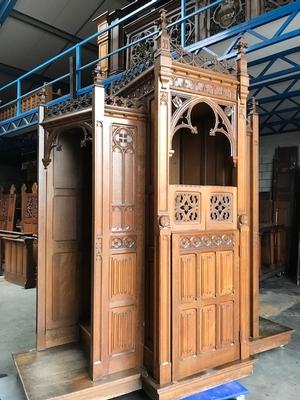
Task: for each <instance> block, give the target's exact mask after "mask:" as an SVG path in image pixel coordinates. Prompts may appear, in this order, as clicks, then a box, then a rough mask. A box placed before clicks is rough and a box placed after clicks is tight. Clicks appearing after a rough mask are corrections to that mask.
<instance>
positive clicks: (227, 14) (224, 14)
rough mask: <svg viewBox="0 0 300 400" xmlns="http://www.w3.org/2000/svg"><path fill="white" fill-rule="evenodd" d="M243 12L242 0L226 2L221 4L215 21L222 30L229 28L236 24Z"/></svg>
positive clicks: (214, 16) (227, 0)
mask: <svg viewBox="0 0 300 400" xmlns="http://www.w3.org/2000/svg"><path fill="white" fill-rule="evenodd" d="M241 11H242V4H241V1H240V0H225V1H224V3H222V4H220V5H219V6H218V7H217V8H216V10H215V12H214V14H213V21H214V22H215V24H217V25H218V26H219V27H221V28H224V29H226V28H229V27H230V26H231V25H233V24H234V23H235V22H236V17H237V16H238V14H239V13H240V12H241Z"/></svg>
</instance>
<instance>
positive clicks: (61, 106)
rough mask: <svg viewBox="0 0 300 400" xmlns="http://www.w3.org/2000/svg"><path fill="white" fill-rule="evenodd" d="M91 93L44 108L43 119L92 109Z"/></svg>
mask: <svg viewBox="0 0 300 400" xmlns="http://www.w3.org/2000/svg"><path fill="white" fill-rule="evenodd" d="M92 102H93V98H92V93H85V94H83V95H80V96H78V97H76V98H74V99H70V100H66V101H64V102H62V103H58V104H55V105H53V106H49V107H46V108H45V119H49V118H54V117H60V116H62V115H66V114H70V113H73V112H77V111H81V110H85V109H87V108H90V107H92Z"/></svg>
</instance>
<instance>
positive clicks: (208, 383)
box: [142, 358, 255, 400]
mask: <svg viewBox="0 0 300 400" xmlns="http://www.w3.org/2000/svg"><path fill="white" fill-rule="evenodd" d="M254 362H255V360H254V358H250V359H248V360H246V361H238V362H234V363H230V364H226V365H223V366H221V367H218V368H214V369H211V370H209V371H208V372H205V373H201V374H199V375H194V376H192V377H190V378H187V379H184V380H182V381H179V382H174V383H171V384H170V385H163V386H160V385H157V384H156V383H155V382H154V381H153V380H152V379H151V378H150V377H143V378H142V379H143V389H144V390H145V392H146V393H147V394H148V395H149V396H150V397H151V399H153V400H175V399H179V398H182V397H184V396H189V395H192V394H193V393H197V392H200V391H202V390H206V389H209V388H211V387H214V386H218V385H222V384H224V383H226V382H229V381H233V380H236V379H240V378H243V377H245V376H248V375H250V374H252V371H253V364H254Z"/></svg>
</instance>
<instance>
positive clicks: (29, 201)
mask: <svg viewBox="0 0 300 400" xmlns="http://www.w3.org/2000/svg"><path fill="white" fill-rule="evenodd" d="M21 196H22V222H21V231H22V232H25V233H33V234H35V235H37V233H38V186H37V183H36V182H35V183H34V184H33V185H32V187H31V193H28V192H27V186H26V185H25V184H24V185H22V187H21Z"/></svg>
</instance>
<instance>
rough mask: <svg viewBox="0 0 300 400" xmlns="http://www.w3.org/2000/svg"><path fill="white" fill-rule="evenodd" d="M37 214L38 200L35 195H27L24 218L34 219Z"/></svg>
mask: <svg viewBox="0 0 300 400" xmlns="http://www.w3.org/2000/svg"><path fill="white" fill-rule="evenodd" d="M37 213H38V198H37V196H36V195H34V196H32V195H30V194H28V195H27V203H26V208H25V214H24V217H25V218H32V219H36V218H37Z"/></svg>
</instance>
